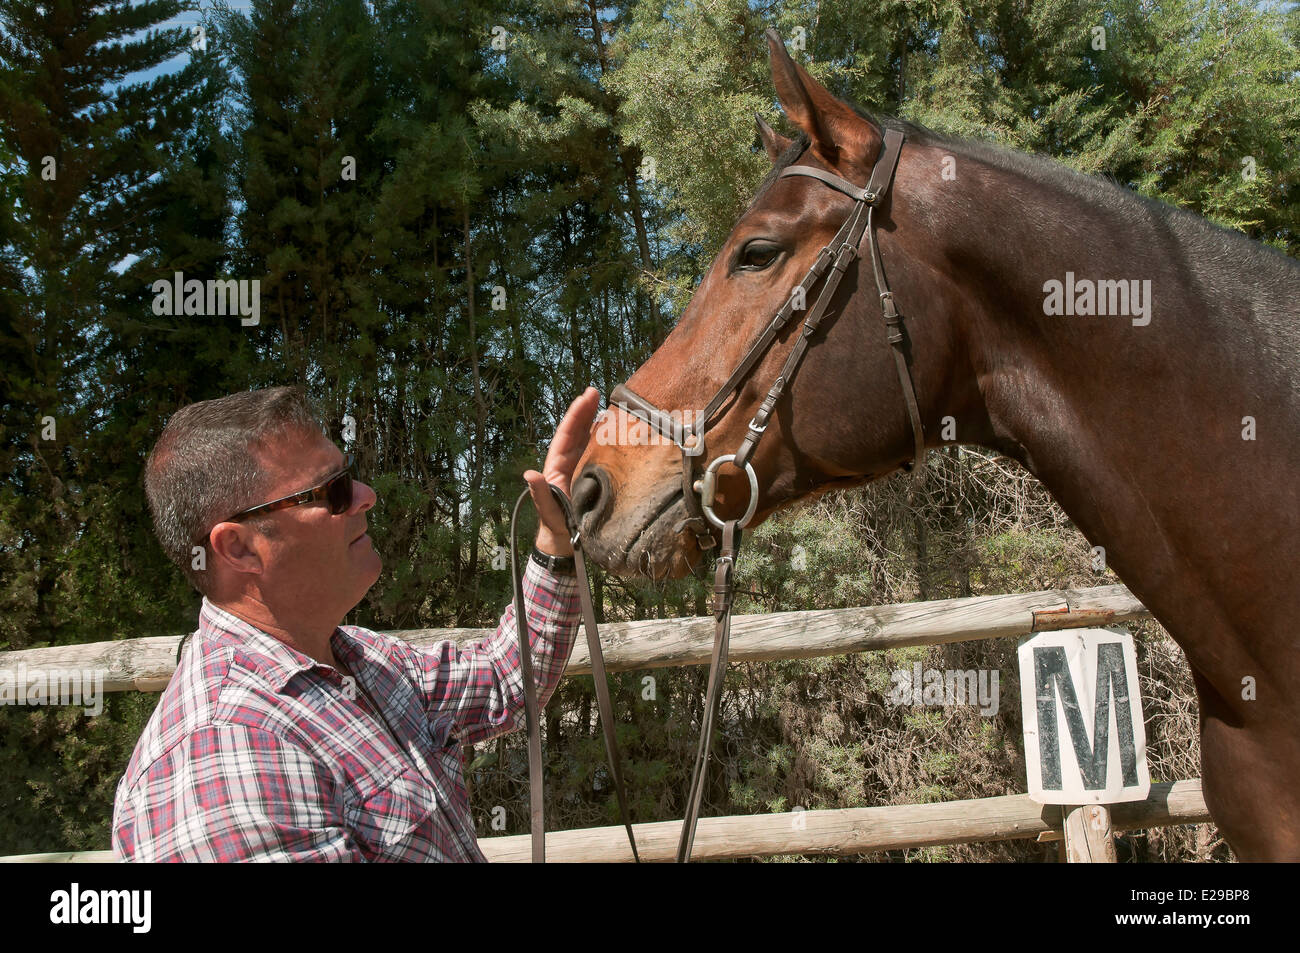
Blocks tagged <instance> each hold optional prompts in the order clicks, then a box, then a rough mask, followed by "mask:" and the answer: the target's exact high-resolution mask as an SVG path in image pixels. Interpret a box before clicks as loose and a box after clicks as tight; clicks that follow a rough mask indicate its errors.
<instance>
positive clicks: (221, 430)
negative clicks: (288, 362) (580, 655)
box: [113, 387, 598, 861]
mask: <svg viewBox="0 0 1300 953" xmlns="http://www.w3.org/2000/svg"><path fill="white" fill-rule="evenodd" d="M597 401H598V394H597V392H596V390H595V388H588V389H587V391H586V392H585V393H584V394H583V395H582V396H581V397H579V398H578V399H577V400H575V401H574V402H573V403H572V404H571V405H570V407H569V409H568V412H567V413H566V414H565V416H564V419H563V420H562V421H561V422H560V425H559V427H558V429H557V430H556V432H555V437H554V439H553V440H552V441H551V445H550V448H549V451H548V453H547V455H546V462H545V465H544V466H543V470H542V473H538V472H536V471H534V470H529V471H528V472H527V473H525V474H524V479H525V480H526V481H527V482H528V485H529V488H530V489H531V491H532V496H533V501H534V503H535V505H536V506H537V510H538V513H539V515H540V517H541V526H540V528H539V529H538V532H537V538H536V543H535V551H534V553H533V555H532V557H531V558H529V559H528V568H527V571H526V572H525V574H524V593H525V602H526V606H527V611H528V615H529V629H530V631H531V633H532V637H531V645H532V651H533V657H534V660H535V661H534V668H535V678H536V682H537V686H538V692H539V696H540V700H541V703H542V704H545V702H546V700H547V699H548V698H549V697H550V695H551V693H552V692H553V691H554V690H555V687H556V685H557V684H558V683H559V680H560V675H561V674H562V672H563V671H564V666H565V664H566V662H567V661H568V658H569V653H570V651H571V650H572V648H573V643H574V640H575V635H576V633H577V622H578V614H579V609H578V603H577V591H576V580H575V579H574V578H573V577H572V575H571V574H572V559H571V556H572V552H573V550H572V547H571V546H570V545H569V540H568V535H567V533H566V531H565V526H564V516H563V513H562V511H561V510H560V507H559V506H558V505H557V504H556V502H555V500H554V499H553V497H552V496H551V493H550V491H549V489H547V486H546V484H547V483H552V484H555V485H556V486H559V487H560V488H561V489H563V490H564V491H565V492H568V490H569V486H570V481H571V479H572V476H573V470H574V468H575V467H576V465H577V462H578V460H579V458H580V457H581V456H582V453H583V450H584V448H585V447H586V445H587V441H588V438H589V435H590V429H591V422H592V418H593V417H594V415H595V412H596V405H597ZM145 492H146V495H147V496H148V500H149V506H150V511H151V512H152V514H153V518H154V526H155V529H156V532H157V534H158V538H159V541H160V542H161V543H162V546H163V548H164V549H165V550H166V552H167V554H168V556H169V557H170V558H171V559H172V560H173V562H175V563H177V565H178V566H180V568H181V569H182V570H183V571H184V572H185V573H186V574H187V576H189V578H190V580H191V581H192V582H193V583H194V585H195V586H196V588H198V589H199V591H200V592H201V593H202V594H203V597H204V598H203V605H202V609H201V612H200V615H199V628H198V631H197V632H195V633H194V634H193V636H192V637H191V638H190V639H189V640H188V642H187V644H186V645H185V647H184V651H183V653H182V655H181V657H180V661H179V663H178V665H177V669H176V674H175V675H174V676H173V677H172V680H171V682H170V684H168V686H167V689H166V691H164V692H163V695H162V698H161V700H160V701H159V703H158V707H157V708H156V709H155V710H154V713H153V716H152V717H151V718H150V719H149V723H148V725H147V726H146V727H145V730H144V733H143V734H142V735H141V737H140V740H139V742H138V743H137V744H136V748H135V753H134V755H133V756H132V758H131V761H130V764H129V765H128V766H127V770H126V774H125V775H124V776H123V777H122V780H121V782H120V783H119V784H118V789H117V798H116V803H115V806H114V812H113V851H114V854H115V855H116V857H117V858H118V859H120V860H140V861H160V860H217V861H229V860H350V861H362V860H449V861H481V860H484V859H485V858H484V857H483V854H482V853H481V852H480V851H479V848H478V844H477V838H476V837H475V833H474V822H473V820H472V819H471V817H470V812H469V801H468V797H467V794H466V791H465V785H464V780H463V775H462V765H461V755H460V745H461V744H463V743H475V742H479V741H483V740H485V739H488V738H491V737H494V736H496V735H499V734H502V733H504V732H507V731H513V730H515V729H516V728H518V727H520V726H521V725H522V724H523V722H524V705H523V679H522V676H521V674H520V659H519V652H518V642H517V635H516V630H515V622H514V607H513V605H512V606H510V607H508V608H507V609H506V612H505V614H504V615H503V616H502V618H501V622H500V625H499V626H498V627H497V630H496V633H495V634H494V635H493V636H492V637H491V638H489V639H486V640H484V641H482V642H479V643H474V644H470V645H468V646H466V647H463V648H462V647H458V646H457V645H456V643H454V642H442V643H439V644H438V645H436V646H433V647H432V648H430V649H428V650H420V649H416V648H414V647H413V646H411V645H409V644H407V643H405V642H402V641H400V640H398V639H393V638H390V637H387V636H383V635H379V634H378V633H375V632H371V631H369V630H367V629H362V628H359V627H357V626H344V625H340V624H339V623H340V622H341V621H342V619H343V617H344V616H345V615H346V614H347V613H348V612H349V611H350V610H351V609H352V608H353V607H354V606H355V605H356V604H357V603H358V602H360V601H361V598H362V597H363V596H364V595H365V594H366V591H367V590H368V589H369V588H370V587H371V586H372V585H373V584H374V583H375V580H376V579H378V577H379V571H380V567H381V563H380V559H379V554H378V553H377V552H376V551H375V549H374V547H373V546H372V545H371V542H370V537H369V536H368V535H366V511H367V510H369V509H370V508H371V507H372V506H374V505H375V503H376V502H377V499H376V496H375V493H374V491H373V490H371V489H370V487H368V486H366V485H365V484H364V483H361V482H359V481H357V480H353V479H352V478H351V474H350V472H349V468H348V465H347V462H345V457H344V455H343V454H342V453H341V452H340V451H339V449H338V448H337V447H336V446H335V445H334V444H333V443H332V442H331V441H330V440H328V439H327V438H326V437H325V435H324V433H323V432H322V430H321V428H320V426H319V424H318V423H317V421H316V419H315V416H314V414H313V412H312V409H311V407H310V406H309V405H308V403H307V401H306V399H305V397H304V395H303V394H302V392H301V391H300V390H298V389H296V388H287V387H281V388H275V389H270V390H260V391H248V392H245V393H241V394H234V395H232V396H229V397H224V398H221V399H219V400H210V401H203V402H201V403H197V404H191V405H189V406H187V407H184V408H182V409H181V410H179V411H177V412H176V414H175V415H174V416H173V417H172V418H171V420H170V421H169V422H168V424H167V427H166V428H165V429H164V431H163V433H162V435H161V436H160V437H159V439H158V443H157V445H156V446H155V447H154V449H153V452H152V453H151V454H150V456H149V460H148V463H147V465H146V470H145ZM566 557H569V558H568V559H567V562H566ZM566 573H568V575H566Z"/></svg>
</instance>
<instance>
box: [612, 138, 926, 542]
mask: <svg viewBox="0 0 1300 953" xmlns="http://www.w3.org/2000/svg"><path fill="white" fill-rule="evenodd" d="M903 139H904V136H903V134H902V133H901V132H899V131H897V130H895V129H887V130H885V137H884V145H883V147H882V148H881V153H880V158H879V159H878V160H877V161H876V165H875V167H874V168H873V169H872V170H871V179H870V181H869V182H868V183H867V186H866V188H858V187H857V186H856V185H854V184H853V183H852V182H849V181H848V180H847V179H843V178H840V176H838V175H835V174H834V173H832V172H825V171H823V170H821V169H816V168H813V167H812V166H807V165H792V166H790V167H789V168H787V169H784V170H782V172H781V175H780V178H785V177H786V176H792V175H802V176H808V177H810V178H814V179H817V180H818V181H820V182H822V183H824V184H825V185H828V186H830V187H831V188H833V189H836V190H838V191H840V192H843V193H844V194H845V195H847V196H849V197H850V198H852V199H853V201H854V205H853V211H852V212H851V213H850V214H849V217H848V219H847V220H846V221H845V222H844V224H843V225H842V226H840V230H839V232H838V233H837V234H836V235H835V237H834V238H833V239H831V242H830V244H829V245H827V246H826V247H825V248H823V249H822V250H821V252H820V253H819V254H818V255H817V260H816V261H814V262H813V264H812V267H811V268H809V269H808V273H807V274H806V275H804V278H803V281H801V282H799V284H798V285H796V286H795V289H794V291H793V292H792V293H791V295H790V298H789V300H787V301H786V303H785V304H784V305H782V306H781V309H780V310H779V311H778V312H777V313H776V316H775V317H774V318H773V319H772V321H771V322H770V323H769V324H768V326H767V327H766V328H765V329H764V330H763V333H762V334H760V335H759V337H758V340H757V341H755V342H754V343H753V345H752V346H751V347H750V349H749V351H748V352H746V354H745V356H744V357H743V358H742V359H741V361H740V363H739V364H737V365H736V369H735V370H733V371H732V372H731V376H730V377H728V378H727V381H726V383H725V384H723V385H722V387H720V388H719V389H718V392H717V393H716V394H714V395H713V397H712V399H711V400H710V401H709V402H708V403H707V404H706V405H705V407H704V409H703V410H702V411H700V413H699V414H697V415H696V416H695V417H694V418H693V419H692V420H691V422H690V424H683V423H681V422H678V421H674V420H673V418H672V417H671V416H670V415H669V414H667V413H665V412H664V411H663V410H661V409H659V408H658V407H656V406H655V405H654V404H652V403H650V401H648V400H646V399H645V398H644V397H641V396H640V395H638V394H635V393H633V392H632V390H631V389H630V388H629V387H628V386H627V384H619V385H618V386H617V387H615V388H614V391H613V393H612V394H610V398H609V400H610V405H611V406H617V407H619V408H620V409H622V410H623V411H624V412H625V413H629V414H631V415H632V416H634V417H636V418H638V419H639V420H642V421H644V422H645V423H647V424H649V426H650V427H651V428H652V429H653V430H655V431H656V432H658V433H659V434H660V435H661V436H663V437H665V438H667V439H668V440H671V441H672V442H673V443H674V444H676V445H677V447H678V449H680V450H681V452H682V498H683V501H684V503H685V505H686V509H687V512H688V514H689V515H688V516H687V518H686V519H684V520H681V521H680V522H679V523H678V524H677V525H676V526H675V527H674V528H673V532H674V533H680V532H681V531H682V530H683V529H687V528H689V529H691V530H692V531H693V532H694V533H695V536H696V540H697V542H698V543H699V546H700V548H701V549H708V548H711V547H713V546H715V545H717V542H718V541H717V539H715V538H714V535H713V532H712V530H711V529H710V528H709V527H710V525H712V526H714V527H716V528H717V529H719V530H721V529H723V525H724V524H723V521H722V520H721V519H720V518H719V517H718V516H717V514H715V513H714V512H713V502H714V492H715V490H716V487H717V471H718V468H719V467H721V466H722V464H724V463H730V464H731V465H732V466H734V467H735V468H736V469H738V470H743V471H744V472H745V474H746V476H748V477H749V505H748V507H747V508H746V510H745V513H744V515H743V516H742V517H741V518H740V519H739V520H738V521H737V523H738V527H740V528H743V527H744V526H746V525H747V524H748V523H749V521H750V520H751V519H753V516H754V511H755V510H756V509H757V507H758V477H757V475H756V474H755V473H754V468H753V466H752V465H751V463H750V460H751V458H752V457H753V454H754V451H755V449H756V448H757V447H758V442H759V441H760V440H761V439H762V438H763V433H764V431H765V430H767V422H768V418H769V417H770V416H771V414H772V410H773V409H774V408H775V407H776V402H777V400H779V399H780V397H781V394H782V393H783V392H784V390H785V388H786V386H787V385H788V384H789V383H790V380H791V378H792V377H793V376H794V373H795V370H796V369H797V368H798V366H799V362H800V361H801V360H803V356H804V353H805V351H807V349H808V344H809V341H810V340H811V338H812V336H813V334H814V333H816V331H817V328H818V326H819V325H820V324H821V322H822V319H823V318H824V317H825V316H826V311H827V309H828V308H829V307H830V303H831V299H832V298H833V297H834V296H835V292H836V289H838V288H839V284H840V279H842V278H843V277H844V274H845V272H846V271H847V270H848V268H849V265H850V264H851V263H852V261H853V259H855V258H857V257H858V256H859V254H860V252H859V251H858V246H859V244H860V243H861V241H862V236H863V234H864V233H865V234H866V236H867V241H868V243H869V245H870V249H871V266H872V270H873V271H874V273H875V276H876V289H877V291H879V293H880V307H881V313H882V314H883V316H884V319H885V328H886V331H887V334H888V340H889V343H890V346H891V347H892V349H893V352H894V363H895V365H896V367H897V369H898V380H899V383H900V384H901V385H902V388H903V398H904V400H905V401H906V402H907V414H908V417H909V419H910V421H911V425H912V436H913V439H914V443H915V446H914V450H913V457H912V460H911V462H909V463H907V464H905V465H904V469H907V470H911V469H912V468H913V467H914V466H916V465H917V464H918V463H923V462H924V459H925V457H924V454H925V431H924V429H923V428H922V425H921V413H920V410H919V409H918V407H917V403H916V389H915V387H914V386H913V384H912V374H911V371H910V369H909V368H908V363H907V355H906V353H905V352H904V349H903V331H902V315H900V314H899V313H898V309H897V308H896V307H895V305H894V295H893V293H892V292H891V291H890V290H889V286H888V285H887V284H886V283H885V272H884V267H883V265H882V263H881V260H880V249H879V248H877V246H876V230H875V227H874V218H873V214H874V212H875V210H876V209H877V208H878V207H880V205H881V204H882V203H883V202H884V200H885V197H886V196H887V195H888V194H889V187H890V185H891V184H892V183H893V181H894V170H895V169H896V168H897V167H898V156H899V153H900V152H901V151H902V148H903ZM828 270H829V271H830V274H829V275H827V271H828ZM823 276H826V283H825V285H824V286H823V287H822V290H821V294H820V295H818V297H817V302H816V304H815V305H814V306H813V309H812V311H810V312H809V313H808V317H807V318H806V319H805V321H804V324H803V330H802V332H801V333H800V335H799V339H798V340H797V341H796V342H795V345H794V349H793V350H792V351H791V352H790V356H789V357H788V358H786V361H785V364H784V365H783V366H782V368H781V372H780V374H778V375H777V378H776V382H775V383H773V384H772V387H771V389H770V390H769V391H768V392H767V397H765V398H764V399H763V403H762V404H760V405H759V408H758V411H757V412H756V413H755V414H754V416H753V418H752V419H751V420H750V422H749V430H748V432H747V433H746V434H745V437H744V439H743V440H741V442H740V446H739V447H738V448H737V449H736V452H735V453H730V454H723V455H722V456H718V457H715V458H714V459H713V461H712V462H711V463H709V465H708V466H707V467H705V469H704V475H703V477H702V478H700V479H697V478H696V476H695V459H696V458H697V457H702V456H703V455H704V453H705V443H704V437H705V434H706V433H707V432H708V430H709V427H710V425H711V424H712V423H713V422H714V418H715V417H716V416H717V415H718V411H719V410H720V409H721V408H722V405H723V404H725V403H726V402H727V401H728V400H729V399H730V398H731V396H732V395H733V394H734V393H736V392H737V391H738V390H739V389H740V386H741V383H742V382H743V381H744V379H745V377H746V375H748V374H749V372H750V371H751V370H753V368H754V365H756V364H757V363H758V361H759V359H760V358H761V357H762V356H763V354H764V353H765V352H766V351H767V349H768V347H769V346H771V344H772V342H773V341H774V340H775V339H776V336H777V335H778V334H780V333H781V330H782V329H783V328H784V327H785V326H786V325H787V324H789V322H790V321H791V319H792V318H793V317H794V315H795V314H796V313H797V312H798V311H801V310H803V309H804V307H805V304H804V302H805V301H806V300H807V295H808V294H810V293H811V292H812V290H813V287H814V286H815V285H816V284H817V282H818V281H820V280H821V279H822V277H823Z"/></svg>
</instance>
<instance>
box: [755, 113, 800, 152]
mask: <svg viewBox="0 0 1300 953" xmlns="http://www.w3.org/2000/svg"><path fill="white" fill-rule="evenodd" d="M754 122H756V123H758V138H760V139H762V140H763V148H764V149H766V150H767V157H768V158H769V159H771V160H772V161H773V162H776V160H777V159H779V158H781V156H782V154H784V152H785V150H786V149H788V148H790V144H791V143H792V142H793V141H794V140H793V139H787V138H786V137H785V136H783V135H781V134H780V133H779V132H777V131H776V130H775V129H773V128H772V127H771V126H769V125H768V124H767V123H766V122H765V121H764V120H763V117H762V116H760V115H759V114H758V113H754Z"/></svg>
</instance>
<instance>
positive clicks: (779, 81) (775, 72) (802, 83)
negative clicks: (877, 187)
mask: <svg viewBox="0 0 1300 953" xmlns="http://www.w3.org/2000/svg"><path fill="white" fill-rule="evenodd" d="M767 47H768V51H769V53H770V54H771V61H772V84H773V85H774V86H775V87H776V94H777V96H778V97H779V98H780V100H781V105H782V106H783V107H784V108H785V114H786V115H787V116H789V117H790V121H791V122H793V123H794V124H795V125H796V126H798V127H799V128H800V129H802V130H803V131H804V132H806V133H807V134H808V138H809V139H811V140H812V144H813V148H815V149H816V150H817V152H818V153H819V154H820V155H821V156H822V158H823V159H825V160H826V161H827V162H829V163H830V164H831V165H835V164H837V163H838V162H839V161H840V160H841V159H847V160H857V161H858V162H860V163H867V164H869V163H870V161H871V157H873V156H874V155H875V153H876V152H877V151H878V149H879V146H880V143H879V141H878V140H879V138H880V137H879V134H878V133H877V132H876V131H875V129H874V128H873V127H872V125H871V123H869V122H867V121H866V120H864V119H862V118H861V117H860V116H858V114H857V113H855V112H854V111H853V110H852V109H851V108H850V107H849V106H847V105H845V104H844V103H843V102H841V101H840V100H838V99H836V98H835V97H834V96H832V95H831V94H830V93H829V92H828V91H827V90H826V88H825V87H824V86H822V85H821V83H819V82H817V80H815V79H813V78H812V77H811V76H810V75H808V71H807V70H806V69H804V68H803V67H802V66H800V65H799V64H798V63H796V62H795V61H794V60H793V59H791V58H790V54H789V53H787V52H786V50H785V43H784V42H782V40H781V35H780V34H779V33H777V32H776V30H773V29H771V28H769V29H768V30H767Z"/></svg>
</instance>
